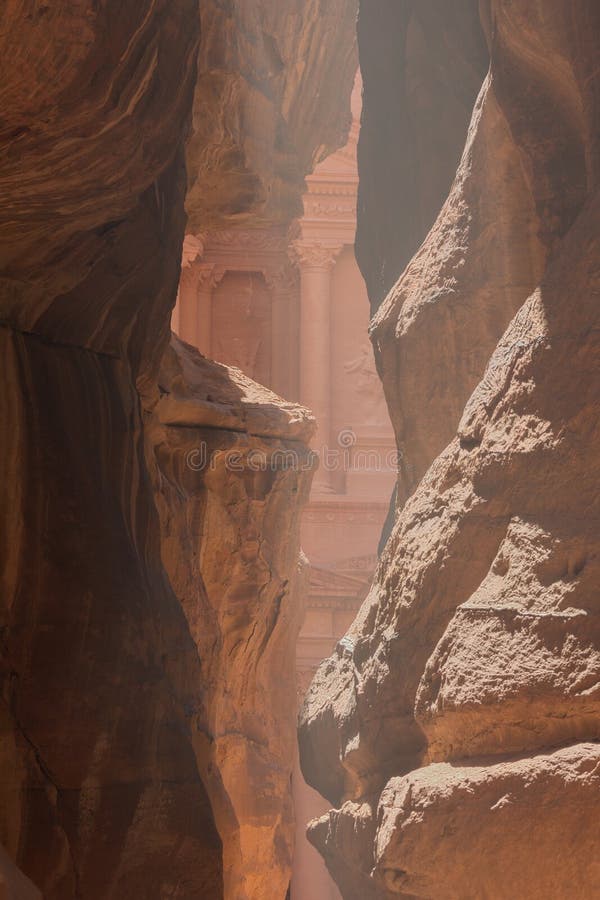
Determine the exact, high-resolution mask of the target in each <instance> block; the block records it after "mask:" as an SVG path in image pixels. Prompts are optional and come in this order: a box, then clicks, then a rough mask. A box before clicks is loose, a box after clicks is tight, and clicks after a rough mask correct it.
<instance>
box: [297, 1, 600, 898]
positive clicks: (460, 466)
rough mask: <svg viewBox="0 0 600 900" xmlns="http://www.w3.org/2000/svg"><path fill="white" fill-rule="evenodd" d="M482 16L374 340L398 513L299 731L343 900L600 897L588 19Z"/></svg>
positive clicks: (596, 394) (591, 17)
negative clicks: (473, 94)
mask: <svg viewBox="0 0 600 900" xmlns="http://www.w3.org/2000/svg"><path fill="white" fill-rule="evenodd" d="M489 13H490V15H489V16H487V17H485V19H484V22H485V23H486V29H487V31H488V35H489V40H490V49H491V66H490V73H489V74H488V76H487V77H486V79H485V81H484V84H483V86H482V90H481V92H480V96H479V99H478V101H477V104H476V107H475V111H474V114H473V119H472V122H471V126H470V129H469V133H468V135H467V143H466V148H465V152H464V154H463V158H462V161H461V163H460V165H459V168H458V172H457V177H456V180H455V182H454V185H453V188H452V190H451V192H450V196H449V198H448V200H447V202H446V203H445V205H444V206H443V208H442V210H441V212H440V215H439V217H438V220H437V222H436V223H435V225H434V227H433V229H432V230H431V232H430V234H429V235H428V237H427V239H426V241H425V243H424V244H423V246H422V248H421V249H420V250H419V251H418V252H417V254H416V256H415V257H414V259H413V260H412V261H411V263H410V264H409V266H408V267H407V269H406V271H405V272H404V274H403V275H402V276H401V278H400V279H399V281H398V283H397V285H396V286H395V287H394V288H393V289H392V291H391V292H390V294H389V296H388V298H387V299H386V301H385V303H384V304H383V305H382V307H381V309H380V311H379V313H378V315H377V316H376V318H375V321H374V326H373V334H374V338H375V341H376V344H377V346H378V348H379V353H380V362H382V365H381V371H382V376H383V381H384V385H385V387H386V393H387V396H388V402H389V404H390V409H391V413H392V417H393V418H394V422H395V426H396V429H397V432H398V434H399V440H400V442H402V440H403V438H405V440H406V444H403V446H406V445H408V447H409V451H408V452H409V459H410V461H411V464H412V466H413V470H414V471H413V472H412V473H411V472H409V473H408V476H407V477H406V480H405V482H404V485H405V495H407V496H408V499H407V501H406V503H405V505H404V508H403V509H402V511H401V512H400V514H399V516H398V520H397V523H396V526H395V529H394V532H393V534H392V536H391V538H390V540H389V542H388V544H387V547H386V550H385V552H384V554H383V558H382V561H381V564H380V567H379V571H378V574H377V576H376V579H375V583H374V585H373V587H372V590H371V593H370V596H369V597H368V598H367V600H366V602H365V604H364V606H363V608H362V610H361V612H360V614H359V616H358V618H357V620H356V621H355V623H354V624H353V626H352V628H351V629H350V631H349V633H348V635H347V636H346V638H345V639H344V641H343V642H342V643H341V644H340V645H339V648H338V650H337V652H336V653H335V654H334V655H333V656H332V657H331V658H330V659H329V660H327V661H326V662H325V663H324V664H323V665H322V667H321V670H320V672H319V673H318V675H317V677H316V679H315V682H314V683H313V686H312V688H311V692H310V693H309V696H308V699H307V702H306V705H305V708H304V712H303V722H302V728H301V745H302V759H303V768H304V771H305V775H306V777H307V778H308V780H310V781H311V783H312V784H313V785H314V786H316V787H317V788H318V789H319V790H320V791H321V792H322V793H323V794H325V795H326V796H327V797H328V798H329V799H330V800H331V801H332V803H334V804H335V806H337V807H338V809H336V810H332V812H331V813H330V814H329V816H327V817H325V819H323V820H320V821H319V822H318V823H315V824H314V826H313V828H312V839H313V840H314V842H315V844H316V845H317V846H318V847H319V849H320V850H321V852H322V853H323V854H324V856H325V858H326V860H327V862H328V865H329V866H330V868H331V870H332V872H333V874H334V876H335V877H336V879H337V880H338V883H339V884H340V886H341V888H342V890H343V892H344V897H345V898H347V900H350V898H357V900H358V898H359V897H360V898H362V897H364V896H369V893H368V892H369V891H370V892H371V895H372V896H373V897H375V898H386V900H387V898H389V897H393V896H407V897H413V896H415V897H426V898H430V900H438V898H455V900H458V898H460V900H468V898H473V900H475V898H479V897H490V898H494V900H497V898H502V900H503V898H506V900H508V898H514V897H515V896H518V897H520V898H541V897H556V898H558V897H565V896H569V897H575V898H582V900H583V898H586V900H587V898H589V897H593V896H595V895H596V894H597V893H598V892H599V891H600V871H599V868H598V865H597V858H598V849H599V846H600V835H599V834H598V831H597V822H596V817H595V814H594V812H593V809H594V806H595V803H596V799H597V796H598V784H597V778H598V742H599V741H600V617H599V614H600V607H599V604H598V597H597V590H596V586H597V584H598V578H599V575H600V568H599V567H600V563H599V553H598V551H599V547H598V538H597V535H598V519H599V515H600V507H599V502H598V493H597V490H596V488H595V482H596V480H597V466H598V460H597V457H598V454H597V448H598V440H599V437H600V436H599V434H598V424H597V423H598V409H599V408H600V379H599V377H598V358H599V354H600V345H599V342H598V310H599V309H600V307H599V300H600V268H599V263H598V260H599V259H600V239H599V237H598V222H599V221H600V197H599V196H598V170H599V165H600V153H599V150H600V145H599V123H598V117H597V109H598V102H599V97H600V79H599V76H598V69H597V49H598V42H599V40H600V14H599V11H598V8H597V5H596V4H594V3H591V2H589V3H587V2H586V3H581V4H571V3H566V2H563V0H553V2H551V3H548V4H544V7H543V10H542V8H541V7H539V6H535V5H532V4H530V3H525V2H511V3H508V2H504V0H497V2H492V3H491V5H490V10H489ZM362 164H363V166H364V165H365V164H366V162H365V160H364V159H363V163H362ZM515 310H518V311H517V312H516V315H514V317H512V320H511V321H510V323H509V324H508V327H507V328H506V330H505V332H504V334H503V335H502V337H501V338H500V340H499V342H498V345H497V347H496V349H495V351H494V352H493V354H492V356H491V359H490V361H489V363H488V365H487V368H486V369H485V372H481V373H480V374H478V373H477V368H478V366H479V364H480V362H481V359H480V357H479V355H478V354H479V353H480V352H481V349H480V341H481V345H482V346H484V347H485V346H487V345H489V343H491V342H492V340H493V337H494V331H495V330H496V329H498V328H500V327H501V322H502V319H503V318H506V319H509V318H510V317H511V316H512V314H513V312H514V311H515ZM465 338H466V339H467V340H469V341H471V342H472V343H473V345H474V346H476V355H475V356H474V357H473V360H474V361H473V368H472V370H471V371H469V370H468V368H467V367H466V366H464V368H463V365H464V361H465V358H466V357H465V354H464V352H463V351H462V350H461V349H460V348H461V346H463V345H462V341H463V340H465ZM465 346H466V345H465ZM448 348H452V349H448ZM413 353H414V355H413ZM435 360H437V363H436V362H435ZM476 376H477V378H479V379H480V382H479V385H478V386H477V387H476V389H475V391H474V392H473V393H472V395H471V397H470V399H469V400H468V402H467V404H466V407H465V409H464V410H463V412H462V415H461V414H460V410H459V408H460V405H461V403H462V399H461V396H462V395H463V393H467V394H468V392H469V391H470V390H471V387H472V385H469V380H470V379H471V378H472V379H474V380H477V378H476ZM435 378H438V379H440V385H441V379H442V378H443V379H444V381H447V383H448V384H447V386H446V385H441V387H440V389H439V390H437V389H434V386H433V385H434V382H433V380H432V379H435ZM410 388H414V391H415V393H417V396H416V397H412V398H411V396H409V394H410V390H409V389H410ZM418 392H420V393H418ZM434 419H436V420H437V422H434ZM459 420H460V421H459ZM408 423H410V427H409V424H408ZM453 431H454V432H455V436H454V438H453V439H452V440H450V443H449V444H448V446H447V447H446V449H445V450H443V451H442V452H441V454H440V455H438V456H437V459H435V460H434V461H433V462H432V463H431V465H429V463H430V462H431V459H432V458H433V457H434V455H435V454H436V453H438V452H439V450H440V445H441V444H442V443H443V442H444V441H445V439H446V438H445V435H448V434H452V432H453ZM427 466H429V468H428V469H427ZM425 469H427V471H426V472H425V474H424V476H423V477H422V479H421V480H420V482H419V483H418V485H417V482H418V481H419V479H420V477H421V474H422V472H423V471H425ZM415 485H417V486H416V488H415ZM413 489H414V490H413ZM411 491H413V492H412V494H411ZM561 748H562V749H561ZM534 832H535V837H533V833H534ZM528 834H529V835H532V838H531V840H530V842H529V843H530V844H531V843H535V844H536V846H535V847H531V846H528V845H527V840H528V839H527V835H528ZM524 848H526V849H524ZM558 869H559V870H560V871H557V870H558Z"/></svg>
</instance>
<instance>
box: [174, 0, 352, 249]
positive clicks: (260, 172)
mask: <svg viewBox="0 0 600 900" xmlns="http://www.w3.org/2000/svg"><path fill="white" fill-rule="evenodd" d="M357 7H358V2H357V0H328V2H327V3H324V2H323V0H302V2H299V0H281V2H277V3H274V2H269V3H262V2H260V0H233V2H231V0H202V2H201V4H200V18H201V23H202V40H201V44H200V53H199V57H198V86H197V88H196V94H195V99H194V115H193V134H192V137H191V139H190V141H189V144H188V151H187V159H188V172H189V192H188V198H187V211H188V215H189V230H190V231H191V232H192V233H194V234H196V233H198V232H201V231H211V230H213V231H214V230H219V229H220V228H223V227H231V226H235V225H236V224H245V225H246V226H247V225H248V224H250V225H254V224H257V223H258V224H260V223H266V224H269V225H271V224H273V223H283V224H288V223H289V222H290V221H291V219H293V218H294V217H296V216H301V215H302V193H303V191H304V177H305V176H306V175H308V174H309V173H310V172H312V171H313V169H314V167H315V165H316V164H317V163H318V162H319V161H320V160H321V159H323V158H324V157H325V156H327V155H328V154H329V153H331V152H332V151H333V150H337V149H338V147H343V145H344V144H345V142H346V137H347V134H348V129H349V127H350V121H351V118H350V94H351V92H352V86H353V83H354V76H355V73H356V66H357V54H356V35H355V32H356V13H357Z"/></svg>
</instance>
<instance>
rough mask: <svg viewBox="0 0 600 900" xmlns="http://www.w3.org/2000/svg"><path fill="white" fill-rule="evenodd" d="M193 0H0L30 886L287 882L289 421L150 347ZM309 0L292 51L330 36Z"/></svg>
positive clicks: (165, 292)
mask: <svg viewBox="0 0 600 900" xmlns="http://www.w3.org/2000/svg"><path fill="white" fill-rule="evenodd" d="M204 6H205V5H204V4H202V5H201V8H200V10H199V8H198V4H197V2H195V0H194V2H192V0H178V2H176V3H172V2H166V0H158V2H152V3H151V2H145V0H142V2H140V0H135V2H133V0H131V2H130V0H123V2H121V3H118V4H115V3H105V4H97V3H95V2H91V0H79V2H77V3H72V2H66V0H65V2H57V3H53V4H50V5H41V4H28V3H24V2H19V0H9V2H8V3H5V4H4V5H3V7H2V10H1V11H0V26H1V27H0V49H1V50H2V53H1V54H0V60H1V61H0V69H1V72H0V76H1V77H0V106H1V109H2V121H1V123H0V143H1V145H2V154H3V155H2V159H3V162H2V166H1V167H0V199H1V201H2V202H1V203H0V243H1V245H2V251H1V256H0V269H1V271H0V318H1V323H2V324H1V327H0V343H1V345H2V346H1V347H0V360H1V367H2V383H3V386H4V390H3V393H2V397H1V398H0V421H1V427H0V459H1V463H0V465H1V467H2V468H1V472H0V476H1V477H0V511H1V515H2V524H1V527H0V556H1V566H0V568H1V572H2V613H1V616H2V621H1V625H2V679H3V690H2V700H3V703H2V707H1V717H2V730H1V738H0V758H1V759H2V762H3V765H2V778H1V779H0V798H1V802H0V841H1V842H2V844H3V845H4V846H5V848H6V850H7V852H8V855H9V857H10V858H11V859H12V860H13V861H15V862H16V864H17V865H18V867H19V868H20V870H22V872H24V873H25V875H26V876H28V877H29V879H31V881H32V882H33V883H34V884H35V885H36V887H37V888H38V889H39V890H40V891H41V892H42V894H43V896H44V898H46V900H71V898H72V900H75V898H84V900H93V898H98V900H100V898H102V900H106V898H115V900H122V898H125V897H132V898H142V897H144V898H149V900H152V898H157V900H158V898H164V897H172V898H180V900H189V898H190V897H195V896H198V897H202V898H208V900H213V898H214V900H218V898H221V897H223V896H224V892H226V895H227V896H228V897H231V898H235V900H243V898H245V897H248V898H250V897H252V898H253V900H254V898H258V900H260V898H264V900H275V898H281V900H283V898H284V897H285V893H286V890H287V884H288V880H289V867H290V854H291V841H292V822H291V811H290V806H289V796H290V791H289V777H290V774H291V768H292V764H293V752H292V749H291V744H292V735H293V730H294V716H295V701H294V699H293V672H294V658H293V653H292V650H291V648H292V647H293V645H294V642H295V638H296V633H297V628H298V611H297V609H296V605H295V599H294V590H295V583H296V580H297V578H298V577H299V575H298V535H297V517H298V514H299V509H300V506H301V505H302V503H303V502H304V499H305V497H306V492H307V490H308V484H309V481H310V477H311V460H310V457H308V455H307V441H308V438H309V437H310V434H311V431H312V427H313V425H312V420H311V417H310V416H309V414H308V413H307V412H306V411H304V410H302V409H300V408H298V407H294V406H291V405H289V404H287V403H285V402H284V401H283V400H281V399H280V398H278V397H276V396H275V395H273V394H270V393H269V392H267V391H264V390H262V389H260V388H259V387H258V386H256V385H253V384H252V383H251V382H250V381H249V380H248V379H244V378H243V376H242V375H241V373H239V372H233V371H231V370H229V369H227V368H226V367H223V366H219V365H217V364H214V363H210V362H208V361H206V360H205V359H203V358H202V357H200V356H199V355H198V354H197V353H195V352H194V351H192V350H191V349H190V348H188V347H186V346H185V345H182V344H181V343H179V342H177V341H174V343H173V345H172V346H171V345H170V344H169V341H170V329H169V319H170V313H171V309H172V307H173V304H174V301H175V295H176V290H177V282H178V278H179V268H180V260H181V247H182V241H183V232H184V225H185V212H184V203H185V197H186V192H187V184H188V178H187V174H186V165H185V162H186V161H185V142H186V138H187V137H188V136H189V135H190V134H193V135H194V137H193V143H194V148H195V150H194V152H198V153H199V154H200V155H202V152H201V151H202V146H201V143H202V141H201V139H200V138H199V136H198V133H197V131H192V129H191V114H192V107H193V103H194V95H195V93H196V86H197V70H196V61H197V51H198V47H199V40H200V35H199V19H200V16H199V12H200V13H201V12H202V11H203V9H204ZM316 6H317V5H316V4H312V5H309V8H307V13H306V15H307V18H306V19H302V13H301V12H300V13H299V14H298V15H299V16H300V18H299V19H297V21H296V26H297V28H296V32H295V35H296V36H295V38H294V40H296V41H297V42H302V41H304V42H305V43H306V47H307V48H308V49H310V52H311V54H314V53H315V52H316V51H315V50H314V49H312V48H313V44H312V40H313V39H315V40H316V39H317V38H318V37H319V36H323V35H327V34H333V33H334V32H333V30H332V29H331V28H329V30H325V31H324V32H323V35H320V32H319V31H318V21H319V20H318V17H317V16H316V11H315V10H316ZM206 8H207V9H210V7H209V4H206ZM245 8H246V9H247V8H248V5H247V4H246V5H245ZM294 8H295V7H294ZM341 10H342V6H341V4H340V5H339V10H338V11H340V12H341ZM344 15H346V13H344ZM255 18H257V20H258V21H259V22H260V19H259V18H258V12H256V13H255ZM283 21H284V13H283V8H282V9H281V20H280V25H281V27H283V25H282V24H281V23H283ZM344 21H345V19H344ZM303 23H305V24H306V29H307V30H306V33H305V34H304V36H302V35H301V34H300V32H301V31H302V27H303ZM207 27H208V26H207ZM215 27H216V26H215ZM219 27H221V26H219ZM237 27H238V26H237V24H235V23H234V25H233V26H232V27H231V28H224V29H222V30H221V32H220V36H218V40H217V36H215V34H216V32H215V34H213V38H214V40H215V41H216V42H217V44H219V42H220V44H219V45H223V46H224V47H228V46H231V47H233V46H234V45H235V44H236V41H237V40H238V32H237V31H236V29H237ZM212 33H213V32H212V31H210V29H209V35H210V34H212ZM204 46H205V45H204ZM324 46H325V45H324V44H323V42H321V44H320V45H319V47H318V53H319V54H320V53H323V55H324V56H328V54H327V53H326V52H325V50H324ZM335 46H337V45H334V47H335ZM234 56H235V54H234ZM300 56H301V54H300ZM332 56H333V57H335V53H333V54H332ZM328 58H329V57H328ZM338 63H339V68H340V71H343V70H344V66H345V65H346V64H347V56H346V51H345V50H344V52H343V53H342V52H341V50H340V55H339V57H338ZM328 65H331V66H333V67H334V68H335V65H336V63H335V59H334V58H332V59H331V60H330V62H329V63H328ZM313 77H317V76H316V75H315V76H313ZM351 81H352V78H351V73H348V96H349V93H350V87H351ZM302 84H303V81H302V75H301V73H297V75H296V80H295V81H294V87H293V89H290V91H288V95H286V96H287V102H288V103H289V104H291V106H294V103H295V102H298V103H300V99H298V98H300V97H301V95H302V90H303V87H302ZM338 86H339V85H338ZM307 90H308V92H309V95H311V96H310V97H309V99H305V100H303V101H302V103H301V104H300V105H301V106H302V110H303V112H302V113H301V115H302V116H305V115H308V113H307V109H309V108H310V103H312V93H313V88H312V87H311V86H310V85H307ZM197 98H198V94H197V93H196V100H197ZM294 98H297V100H294ZM309 100H310V102H309ZM219 103H220V107H219V108H220V109H222V110H224V109H225V108H226V107H228V104H229V109H230V110H231V111H232V115H233V116H234V118H235V115H237V113H236V112H234V106H235V104H234V103H233V101H232V100H230V99H229V98H228V93H227V91H224V95H223V97H221V99H220V100H219ZM299 115H300V114H299ZM326 118H327V116H326V115H325V112H322V113H320V114H319V118H318V119H317V120H316V124H315V128H314V130H312V131H311V129H310V127H308V129H307V130H308V131H310V136H306V141H307V143H306V145H304V146H303V148H302V150H301V151H300V150H298V152H297V155H298V158H299V159H300V160H301V163H300V165H299V168H298V169H297V170H296V169H295V170H294V172H293V178H292V180H293V181H294V182H296V181H297V182H299V183H300V182H301V179H302V175H303V174H304V169H303V166H304V165H305V162H306V165H308V163H309V162H310V160H312V159H313V158H314V156H315V155H318V153H319V150H318V148H319V147H321V146H329V145H331V143H332V141H333V140H334V138H333V137H332V132H331V129H330V127H329V126H330V124H331V123H330V122H329V121H328V123H327V126H328V127H327V129H325V130H324V131H323V132H322V133H321V131H320V128H321V125H322V123H323V121H324V120H325V119H326ZM332 127H333V132H334V133H335V134H337V133H338V129H339V124H337V125H336V124H334V126H332ZM298 129H299V125H298V124H297V126H296V131H298ZM342 137H343V136H342ZM207 140H208V138H207ZM289 140H290V141H291V138H290V139H289ZM209 155H210V154H209ZM226 158H227V157H226V155H225V157H223V158H222V159H218V158H217V159H215V158H214V157H211V165H210V166H208V165H207V166H206V167H204V168H203V167H202V166H201V165H198V166H197V167H196V169H195V171H194V175H193V177H192V181H193V182H194V189H198V190H199V184H200V181H201V180H202V179H203V178H204V179H208V173H209V171H210V173H212V175H213V176H215V177H216V178H217V180H218V179H219V171H224V170H225V169H226ZM269 165H270V164H269ZM194 179H196V180H195V181H194ZM206 183H207V185H208V181H207V182H206ZM300 190H301V188H299V191H300ZM208 194H209V190H208V187H207V196H208ZM226 205H227V204H225V207H226ZM262 205H263V199H262V196H261V192H260V191H258V190H257V191H256V195H255V197H254V199H252V198H250V196H249V195H248V197H247V204H246V211H247V212H249V211H250V210H252V209H256V210H258V209H259V208H262ZM193 209H194V203H193V201H190V210H191V211H192V212H193ZM292 451H293V454H292V455H293V459H294V460H296V462H297V463H298V464H297V465H295V466H294V464H291V465H290V464H289V462H286V460H289V458H290V457H289V452H292ZM205 453H206V454H207V455H206V457H205V458H206V459H207V460H208V463H209V464H208V465H202V459H203V456H202V454H205ZM286 453H288V456H286ZM232 455H233V458H234V462H233V465H231V456H232ZM257 785H260V789H259V788H258V787H257ZM2 870H4V866H2ZM7 872H8V877H9V878H10V879H11V883H14V884H15V885H16V886H17V887H18V888H19V890H23V891H27V893H26V894H25V896H28V894H29V893H31V891H30V890H29V885H28V884H27V882H25V881H21V880H20V876H19V875H18V872H17V870H13V869H10V868H8V869H7ZM5 880H6V879H5ZM7 884H8V882H7ZM15 889H16V888H15ZM11 890H12V884H11ZM31 890H32V891H33V889H31ZM34 895H35V892H34Z"/></svg>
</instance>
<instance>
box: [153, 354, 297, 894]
mask: <svg viewBox="0 0 600 900" xmlns="http://www.w3.org/2000/svg"><path fill="white" fill-rule="evenodd" d="M313 431H314V420H313V418H312V416H311V415H310V414H309V413H308V412H307V411H306V410H304V409H302V408H301V407H298V406H295V405H294V404H288V403H285V402H284V401H283V400H281V398H280V397H278V396H276V395H275V394H273V393H271V392H270V391H269V390H267V389H266V388H264V387H261V386H259V385H257V384H255V383H254V382H253V381H251V380H250V379H249V378H247V377H245V376H244V375H243V374H242V372H240V371H239V370H238V369H230V368H228V367H227V366H224V365H221V364H218V363H215V362H213V361H212V360H207V359H205V358H204V357H203V356H201V355H200V354H199V353H198V352H197V351H196V350H195V349H194V348H192V347H189V346H188V345H186V344H184V343H182V342H181V341H179V340H178V339H177V338H176V337H173V342H172V346H171V348H170V349H169V351H168V352H167V353H166V354H165V356H164V357H163V362H162V367H161V371H160V373H159V379H158V396H157V400H156V405H155V406H154V408H153V410H152V413H151V415H150V416H149V419H148V421H147V426H146V429H145V434H146V440H147V452H148V459H149V468H150V471H151V473H152V477H153V481H154V487H155V493H156V497H157V506H158V511H159V516H160V523H161V536H162V559H163V563H164V566H165V570H166V572H167V575H168V577H169V581H170V583H171V585H172V586H173V588H174V590H175V593H176V595H177V597H178V598H179V600H180V603H181V606H182V608H183V611H184V614H185V616H186V620H187V624H188V628H189V632H190V635H191V637H192V639H193V641H194V643H195V645H196V647H197V649H198V654H199V657H200V659H201V661H202V683H201V685H200V686H199V691H198V696H197V698H196V709H195V717H194V731H193V742H194V748H195V751H196V757H197V760H198V765H199V770H200V772H201V774H202V778H203V781H204V783H205V785H206V787H207V791H208V794H209V797H210V800H211V805H212V809H213V812H214V815H215V820H216V824H217V828H218V830H219V834H220V836H221V839H222V842H223V868H224V888H225V897H227V898H229V897H231V898H236V900H237V898H240V900H242V898H248V900H254V898H264V900H269V898H271V897H273V898H284V897H285V895H286V892H287V888H288V885H289V880H290V868H291V861H292V850H293V833H294V818H293V810H292V805H291V791H290V779H291V774H292V766H293V762H294V757H295V752H296V746H295V723H296V718H295V715H294V709H295V703H296V683H295V678H294V667H295V644H296V638H297V634H298V631H299V628H300V624H301V620H302V607H301V597H300V591H299V586H300V585H299V581H300V580H301V579H302V571H301V569H300V560H299V542H300V537H299V527H300V513H301V510H302V507H303V506H304V504H305V503H306V502H307V500H308V491H309V487H310V480H311V475H312V469H313V467H314V460H313V458H312V453H311V452H310V451H309V449H308V441H309V439H310V437H311V436H312V433H313Z"/></svg>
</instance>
